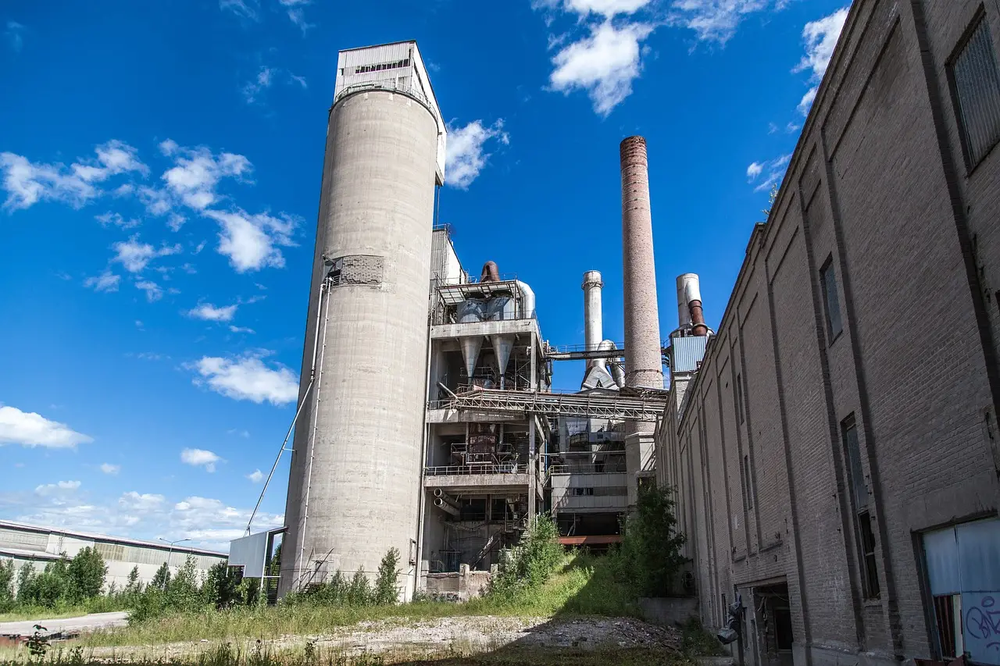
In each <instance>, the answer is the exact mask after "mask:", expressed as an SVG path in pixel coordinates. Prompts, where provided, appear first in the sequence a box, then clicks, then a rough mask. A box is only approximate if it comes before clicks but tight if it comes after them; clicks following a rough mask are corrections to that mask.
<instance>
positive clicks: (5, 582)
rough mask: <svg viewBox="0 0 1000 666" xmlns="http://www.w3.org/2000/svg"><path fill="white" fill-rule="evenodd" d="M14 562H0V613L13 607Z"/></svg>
mask: <svg viewBox="0 0 1000 666" xmlns="http://www.w3.org/2000/svg"><path fill="white" fill-rule="evenodd" d="M15 576H16V571H15V569H14V560H4V561H2V562H0V613H3V612H5V611H9V610H10V609H11V608H12V607H13V606H14V578H15Z"/></svg>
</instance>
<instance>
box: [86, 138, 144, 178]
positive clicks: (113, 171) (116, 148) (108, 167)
mask: <svg viewBox="0 0 1000 666" xmlns="http://www.w3.org/2000/svg"><path fill="white" fill-rule="evenodd" d="M94 152H96V153H97V159H96V160H88V161H86V162H83V163H75V164H73V165H72V167H71V168H72V169H73V173H75V174H76V175H77V176H78V177H79V178H81V179H82V180H84V181H86V182H88V183H99V182H102V181H104V180H107V179H108V178H109V177H110V176H114V175H117V174H120V173H126V172H129V171H138V172H139V173H141V174H142V175H144V176H146V175H149V167H148V166H146V165H145V164H143V163H142V162H141V161H140V160H139V151H137V150H136V149H135V148H133V147H132V146H130V145H128V144H127V143H125V142H123V141H118V140H117V139H113V140H111V141H108V142H107V143H104V144H101V145H99V146H97V147H96V148H95V149H94Z"/></svg>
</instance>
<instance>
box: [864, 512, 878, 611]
mask: <svg viewBox="0 0 1000 666" xmlns="http://www.w3.org/2000/svg"><path fill="white" fill-rule="evenodd" d="M858 532H860V533H861V555H862V557H863V558H864V567H863V569H862V574H863V576H862V579H861V582H862V583H863V584H864V585H863V586H862V587H863V588H864V593H865V598H866V599H878V597H879V593H880V592H881V590H880V589H879V584H878V563H877V562H876V561H875V533H874V532H873V531H872V519H871V515H870V514H869V513H868V511H862V512H861V513H859V514H858Z"/></svg>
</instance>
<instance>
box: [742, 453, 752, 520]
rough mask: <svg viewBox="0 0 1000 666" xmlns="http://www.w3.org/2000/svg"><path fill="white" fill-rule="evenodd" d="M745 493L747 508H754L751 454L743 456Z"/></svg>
mask: <svg viewBox="0 0 1000 666" xmlns="http://www.w3.org/2000/svg"><path fill="white" fill-rule="evenodd" d="M743 478H744V482H743V494H744V495H745V497H746V505H747V510H750V509H753V486H752V485H751V484H752V483H753V482H752V481H751V480H750V456H743Z"/></svg>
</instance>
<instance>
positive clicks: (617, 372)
mask: <svg viewBox="0 0 1000 666" xmlns="http://www.w3.org/2000/svg"><path fill="white" fill-rule="evenodd" d="M597 348H598V349H599V350H600V351H612V350H615V349H618V345H616V344H615V343H614V342H612V341H611V340H601V343H600V344H599V345H597ZM595 363H600V364H601V367H602V368H605V369H607V365H606V364H607V359H603V358H601V359H597V360H596V361H595ZM610 372H611V378H612V379H614V380H615V384H616V385H617V386H618V388H622V387H623V386H625V367H624V366H623V365H622V362H621V361H619V360H618V359H611V368H610Z"/></svg>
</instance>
